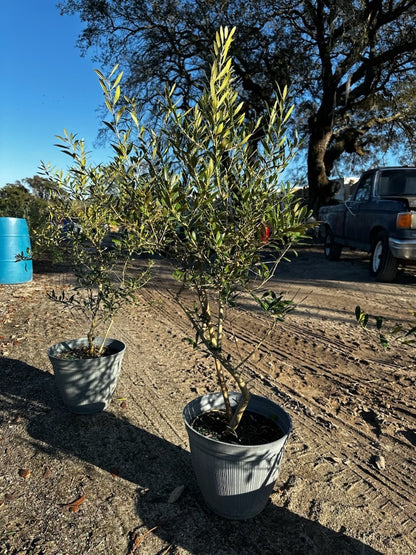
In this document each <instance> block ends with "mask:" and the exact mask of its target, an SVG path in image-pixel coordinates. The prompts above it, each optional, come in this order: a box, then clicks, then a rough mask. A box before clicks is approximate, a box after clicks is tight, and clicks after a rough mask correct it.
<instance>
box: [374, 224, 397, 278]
mask: <svg viewBox="0 0 416 555" xmlns="http://www.w3.org/2000/svg"><path fill="white" fill-rule="evenodd" d="M398 266H399V263H398V260H397V258H395V257H394V256H393V255H392V254H391V251H390V247H389V238H388V236H387V234H386V233H385V232H384V231H381V232H380V233H379V234H378V235H377V236H376V238H375V241H374V243H373V245H372V249H371V260H370V274H371V275H372V276H373V277H375V278H376V280H377V281H384V282H390V281H393V280H394V278H395V277H396V274H397V268H398Z"/></svg>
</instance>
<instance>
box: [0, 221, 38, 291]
mask: <svg viewBox="0 0 416 555" xmlns="http://www.w3.org/2000/svg"><path fill="white" fill-rule="evenodd" d="M28 249H29V250H30V238H29V229H28V227H27V222H26V220H25V219H23V218H0V283H8V284H13V283H26V282H27V281H31V279H32V277H33V269H32V261H31V260H19V261H17V262H16V256H17V255H19V254H21V253H22V252H23V254H24V255H25V256H27V254H28Z"/></svg>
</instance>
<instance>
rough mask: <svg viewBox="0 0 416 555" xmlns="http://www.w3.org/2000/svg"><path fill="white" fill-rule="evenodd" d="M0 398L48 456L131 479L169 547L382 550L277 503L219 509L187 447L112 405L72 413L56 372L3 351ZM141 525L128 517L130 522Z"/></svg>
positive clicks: (370, 553)
mask: <svg viewBox="0 0 416 555" xmlns="http://www.w3.org/2000/svg"><path fill="white" fill-rule="evenodd" d="M0 398H1V399H2V412H3V413H4V414H8V415H9V416H13V414H16V415H18V414H20V415H22V417H23V418H24V419H25V422H27V427H26V429H27V432H28V434H29V436H30V437H29V441H30V442H32V447H35V448H36V449H37V450H39V451H43V453H44V454H46V455H49V456H50V457H56V456H57V455H62V454H65V455H69V456H71V457H75V458H77V459H79V461H80V462H81V464H84V465H85V466H86V467H88V465H94V466H95V467H97V468H100V469H102V470H104V471H106V472H110V473H114V472H117V474H118V476H119V478H122V479H124V480H128V481H129V482H131V484H133V485H134V486H133V491H135V492H136V493H137V492H138V495H137V500H138V501H137V516H138V520H139V521H140V522H142V523H143V524H144V525H145V526H146V527H148V528H151V527H153V526H154V525H155V523H157V524H158V528H157V529H156V530H155V532H154V533H155V534H157V535H158V536H159V537H160V538H161V539H162V540H163V541H164V542H167V543H168V545H170V546H172V547H171V551H169V553H176V550H175V547H176V548H182V549H185V550H187V552H189V553H192V554H195V555H211V554H212V555H214V554H215V555H233V554H243V555H244V554H247V555H248V554H250V555H252V554H257V553H258V554H289V553H290V554H291V555H296V554H305V555H306V554H308V555H310V554H319V555H325V554H328V555H329V554H331V555H332V554H334V553H337V554H357V555H358V554H362V553H366V555H376V554H377V553H379V552H377V551H375V550H373V549H371V548H369V547H368V546H367V545H365V544H364V543H362V542H360V541H357V540H355V539H353V538H350V537H348V536H347V535H345V534H343V533H342V532H335V531H333V530H330V529H329V528H326V527H325V526H322V525H321V524H319V523H318V522H315V521H312V520H308V519H306V518H303V517H301V516H298V515H296V514H293V513H292V512H290V511H289V510H288V509H286V508H284V507H279V506H276V505H274V504H272V503H270V504H269V505H268V506H267V507H266V509H265V510H264V512H263V513H262V514H261V515H259V516H258V517H256V518H254V519H252V520H250V521H248V522H232V521H226V520H223V519H221V518H219V517H217V516H216V515H214V514H212V513H210V512H209V511H208V510H207V509H206V508H205V507H204V505H203V503H202V501H201V500H200V497H199V493H198V490H197V486H196V485H195V482H194V478H193V473H192V471H191V468H190V456H189V454H188V452H186V451H184V450H183V449H181V448H180V447H178V446H176V445H173V444H172V443H170V442H169V441H166V440H164V439H163V438H161V437H158V436H156V435H154V434H153V433H151V432H150V431H146V430H144V429H141V428H139V427H136V426H134V425H132V424H131V423H130V422H129V421H128V420H126V419H123V418H120V417H117V416H115V415H114V414H112V413H110V412H102V413H100V414H98V415H95V416H75V415H73V414H71V413H69V412H68V411H67V410H66V409H65V408H64V407H63V406H62V404H61V402H60V399H59V398H58V394H57V392H56V390H55V386H54V381H53V376H52V375H50V374H47V373H45V372H42V371H41V370H39V369H37V368H35V367H33V366H29V365H27V364H24V363H21V362H19V361H16V360H12V359H3V360H2V361H1V372H0ZM283 464H284V463H283ZM178 484H184V485H186V488H185V491H184V493H183V494H182V496H181V497H180V498H179V500H178V501H176V503H168V502H167V500H168V496H169V494H170V493H171V492H172V490H173V489H174V488H175V487H176V486H178ZM140 493H142V495H141V494H140ZM90 510H92V511H93V510H94V508H91V509H90ZM81 522H82V521H81ZM346 524H348V523H346ZM81 525H82V524H81ZM137 526H138V522H137V521H136V522H133V523H131V529H134V528H135V527H137Z"/></svg>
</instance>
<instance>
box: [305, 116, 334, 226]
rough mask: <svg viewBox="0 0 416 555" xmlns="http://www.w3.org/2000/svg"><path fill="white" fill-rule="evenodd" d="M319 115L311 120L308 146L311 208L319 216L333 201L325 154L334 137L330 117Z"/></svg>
mask: <svg viewBox="0 0 416 555" xmlns="http://www.w3.org/2000/svg"><path fill="white" fill-rule="evenodd" d="M320 112H321V114H317V115H316V116H315V117H311V118H310V120H309V131H310V138H309V146H308V184H309V208H310V209H311V210H313V213H314V216H315V217H317V216H318V212H319V208H320V207H321V206H323V205H325V204H328V202H329V201H330V199H331V186H330V184H329V181H328V175H329V171H328V170H327V168H326V165H325V153H326V151H327V148H328V144H329V141H330V139H331V136H332V122H331V121H330V120H331V118H330V115H329V114H328V115H326V116H325V115H324V116H323V115H322V110H320Z"/></svg>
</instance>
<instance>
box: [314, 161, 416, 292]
mask: <svg viewBox="0 0 416 555" xmlns="http://www.w3.org/2000/svg"><path fill="white" fill-rule="evenodd" d="M319 217H320V221H321V224H320V233H321V236H322V237H323V240H324V245H325V255H326V256H327V258H328V259H330V260H337V259H339V257H340V255H341V251H342V249H343V248H344V247H348V248H352V249H358V250H363V251H367V252H369V253H371V262H370V273H371V275H372V276H374V277H375V278H376V279H377V280H378V281H392V280H394V278H395V276H396V273H397V269H398V266H399V265H400V264H413V263H415V262H416V167H407V166H406V167H385V168H375V169H372V170H369V171H366V172H364V173H363V174H362V176H361V177H360V179H359V181H358V183H357V184H356V185H355V186H354V189H353V192H352V195H351V197H350V198H349V199H347V200H346V201H345V202H343V203H340V204H337V205H333V206H325V207H323V208H321V211H320V214H319Z"/></svg>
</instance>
